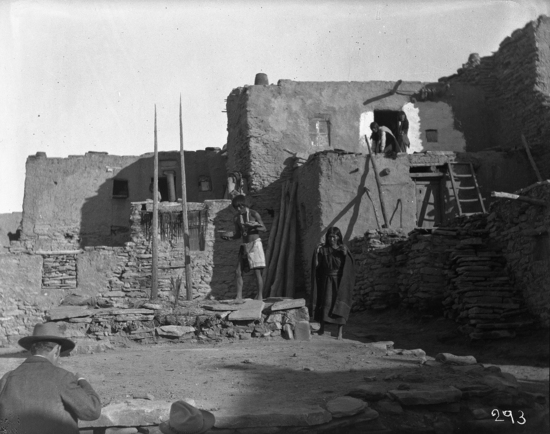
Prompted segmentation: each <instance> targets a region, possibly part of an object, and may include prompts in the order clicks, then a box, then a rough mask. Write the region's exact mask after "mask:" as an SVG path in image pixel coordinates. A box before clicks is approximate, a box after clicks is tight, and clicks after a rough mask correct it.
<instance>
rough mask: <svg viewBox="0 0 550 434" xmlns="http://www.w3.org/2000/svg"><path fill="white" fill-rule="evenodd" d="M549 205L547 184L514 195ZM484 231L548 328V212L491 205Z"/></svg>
mask: <svg viewBox="0 0 550 434" xmlns="http://www.w3.org/2000/svg"><path fill="white" fill-rule="evenodd" d="M517 193H518V194H520V195H525V196H527V197H531V198H535V199H540V200H542V201H544V202H545V203H546V204H550V184H549V183H548V181H546V182H544V183H542V184H539V185H534V186H531V187H527V188H525V189H522V190H519V191H518V192H517ZM487 229H488V230H489V235H490V238H491V240H493V241H494V242H495V243H497V244H498V245H499V246H500V247H501V248H502V252H503V256H504V257H505V258H506V262H507V270H508V272H509V274H510V276H511V277H512V278H513V279H514V282H515V287H516V288H518V289H519V290H520V291H521V293H522V295H523V297H524V299H525V302H526V304H527V307H528V308H529V311H530V312H531V313H533V314H534V315H536V316H537V317H538V318H539V319H540V321H541V322H542V323H543V324H544V325H545V326H546V327H548V326H549V325H550V291H549V290H548V289H549V288H550V273H549V272H548V270H550V236H549V231H550V210H549V208H548V206H546V207H544V206H538V205H532V204H530V203H525V202H520V201H515V200H499V201H498V202H495V203H494V204H493V205H492V208H491V214H490V215H489V217H488V224H487Z"/></svg>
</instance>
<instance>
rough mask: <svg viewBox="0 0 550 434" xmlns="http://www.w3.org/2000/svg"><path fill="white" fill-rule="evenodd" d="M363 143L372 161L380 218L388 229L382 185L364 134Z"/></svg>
mask: <svg viewBox="0 0 550 434" xmlns="http://www.w3.org/2000/svg"><path fill="white" fill-rule="evenodd" d="M365 142H367V148H368V150H369V155H370V159H371V160H372V168H373V170H374V177H375V178H376V186H377V187H378V195H379V196H380V206H381V208H382V217H383V218H384V227H385V228H389V225H388V214H387V213H386V204H385V203H384V193H382V185H381V184H380V176H379V175H378V168H377V167H376V162H375V161H374V155H373V153H372V151H371V149H370V143H369V138H368V137H367V135H366V134H365Z"/></svg>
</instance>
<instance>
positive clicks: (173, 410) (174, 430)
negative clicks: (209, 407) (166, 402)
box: [159, 401, 216, 434]
mask: <svg viewBox="0 0 550 434" xmlns="http://www.w3.org/2000/svg"><path fill="white" fill-rule="evenodd" d="M215 421H216V419H215V417H214V415H213V414H212V413H210V412H209V411H205V410H199V409H198V408H195V407H193V406H192V405H191V404H188V403H187V402H185V401H176V402H174V403H173V404H172V406H171V407H170V419H169V420H168V422H162V423H161V424H160V425H159V429H160V430H161V431H162V432H163V433H164V434H201V433H204V432H206V431H208V430H209V429H210V428H212V427H213V426H214V422H215Z"/></svg>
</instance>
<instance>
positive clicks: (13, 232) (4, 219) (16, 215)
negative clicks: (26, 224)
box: [0, 212, 23, 252]
mask: <svg viewBox="0 0 550 434" xmlns="http://www.w3.org/2000/svg"><path fill="white" fill-rule="evenodd" d="M22 217H23V214H22V213H20V212H12V213H5V214H0V252H1V251H2V250H3V249H2V248H6V247H9V245H10V240H11V239H14V240H15V239H18V238H19V233H18V232H17V231H18V230H19V229H20V227H21V218H22Z"/></svg>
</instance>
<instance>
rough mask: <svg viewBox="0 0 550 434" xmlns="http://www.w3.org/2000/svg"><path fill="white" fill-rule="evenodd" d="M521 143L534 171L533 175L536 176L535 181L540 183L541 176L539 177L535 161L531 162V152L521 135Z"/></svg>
mask: <svg viewBox="0 0 550 434" xmlns="http://www.w3.org/2000/svg"><path fill="white" fill-rule="evenodd" d="M521 142H522V143H523V146H524V147H525V150H526V151H527V157H528V158H529V161H530V162H531V166H533V169H534V170H535V174H536V175H537V181H538V182H541V181H542V176H540V172H539V169H538V167H537V165H536V164H535V160H533V156H532V155H531V150H530V149H529V145H528V144H527V140H525V136H524V135H523V134H522V135H521Z"/></svg>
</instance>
